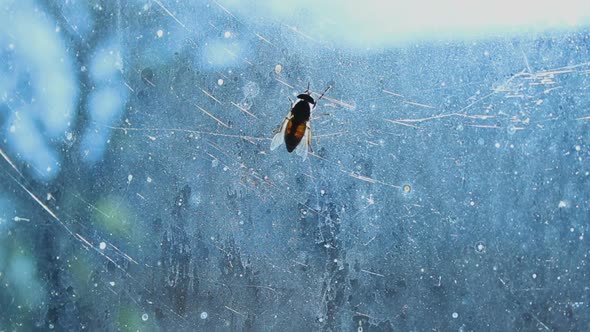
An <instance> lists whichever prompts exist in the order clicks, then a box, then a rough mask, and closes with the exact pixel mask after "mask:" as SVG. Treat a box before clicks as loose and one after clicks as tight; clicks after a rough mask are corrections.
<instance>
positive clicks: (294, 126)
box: [270, 86, 330, 160]
mask: <svg viewBox="0 0 590 332" xmlns="http://www.w3.org/2000/svg"><path fill="white" fill-rule="evenodd" d="M329 89H330V86H328V87H327V88H326V90H325V91H324V92H323V93H322V94H321V95H320V97H319V98H318V100H317V101H320V99H322V97H323V96H324V94H325V93H326V92H328V90H329ZM317 101H314V99H313V97H312V96H311V91H310V90H309V87H308V88H307V90H306V91H305V93H302V94H300V95H298V96H297V100H296V101H295V102H294V103H293V102H291V110H290V111H289V114H287V116H286V117H285V119H284V120H283V122H282V123H281V126H280V127H279V129H278V132H277V134H276V135H275V136H274V137H273V139H272V142H271V144H270V149H271V150H274V149H276V148H277V147H278V146H279V145H281V143H283V142H285V145H286V146H287V151H288V152H293V150H295V152H296V153H297V155H299V156H302V157H303V159H304V160H305V159H306V158H307V153H308V151H312V152H313V149H312V147H311V113H312V112H313V110H314V109H315V107H316V105H317ZM301 141H304V142H305V143H304V144H300V143H301Z"/></svg>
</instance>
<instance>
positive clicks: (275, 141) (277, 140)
mask: <svg viewBox="0 0 590 332" xmlns="http://www.w3.org/2000/svg"><path fill="white" fill-rule="evenodd" d="M290 114H291V113H289V115H290ZM288 121H289V116H287V117H286V118H285V120H283V123H281V127H280V129H279V132H278V133H276V134H275V136H274V137H273V138H272V142H270V150H271V151H272V150H274V149H276V148H278V147H279V146H280V145H281V144H283V142H284V141H285V129H286V128H287V122H288Z"/></svg>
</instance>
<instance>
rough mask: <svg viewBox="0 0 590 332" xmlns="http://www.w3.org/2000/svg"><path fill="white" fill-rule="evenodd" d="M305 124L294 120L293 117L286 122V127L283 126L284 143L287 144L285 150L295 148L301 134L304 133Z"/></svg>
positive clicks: (301, 136) (290, 150)
mask: <svg viewBox="0 0 590 332" xmlns="http://www.w3.org/2000/svg"><path fill="white" fill-rule="evenodd" d="M305 130H306V124H305V121H304V122H299V123H297V122H295V121H293V119H291V120H289V122H287V127H286V128H285V145H286V146H287V151H289V152H292V151H293V150H295V148H296V147H297V145H299V142H301V139H302V138H303V135H305Z"/></svg>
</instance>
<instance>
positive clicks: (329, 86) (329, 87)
mask: <svg viewBox="0 0 590 332" xmlns="http://www.w3.org/2000/svg"><path fill="white" fill-rule="evenodd" d="M331 88H332V86H331V85H328V87H327V88H326V90H324V92H322V94H321V95H320V97H319V98H318V100H316V101H315V103H314V104H313V108H315V105H317V104H318V101H320V99H322V97H323V96H324V95H325V94H326V92H328V90H330V89H331ZM308 89H309V86H308Z"/></svg>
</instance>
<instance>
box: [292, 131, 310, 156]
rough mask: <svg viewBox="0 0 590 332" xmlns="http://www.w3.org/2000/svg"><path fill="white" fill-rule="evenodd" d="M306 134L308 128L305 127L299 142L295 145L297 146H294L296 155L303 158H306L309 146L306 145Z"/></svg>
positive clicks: (307, 133)
mask: <svg viewBox="0 0 590 332" xmlns="http://www.w3.org/2000/svg"><path fill="white" fill-rule="evenodd" d="M307 135H309V130H308V129H307V128H306V129H305V134H303V138H302V139H301V142H299V145H297V147H296V148H295V153H297V155H298V156H301V157H303V160H305V159H307V152H308V150H309V147H308V145H307Z"/></svg>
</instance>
